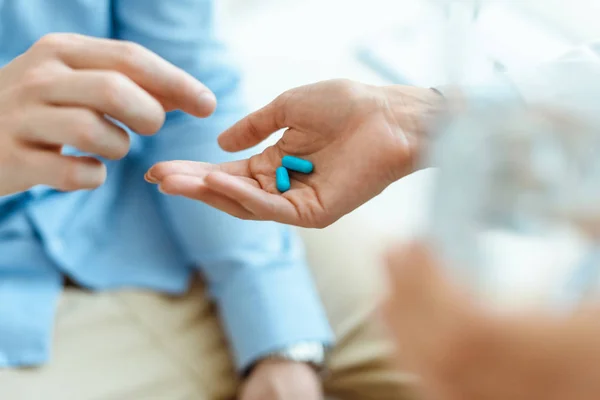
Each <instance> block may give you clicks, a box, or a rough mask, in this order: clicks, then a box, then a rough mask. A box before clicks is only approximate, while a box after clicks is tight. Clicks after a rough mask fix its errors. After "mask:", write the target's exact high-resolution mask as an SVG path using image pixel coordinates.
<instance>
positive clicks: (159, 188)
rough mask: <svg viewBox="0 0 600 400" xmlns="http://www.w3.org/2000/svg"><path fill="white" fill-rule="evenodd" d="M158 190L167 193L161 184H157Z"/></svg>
mask: <svg viewBox="0 0 600 400" xmlns="http://www.w3.org/2000/svg"><path fill="white" fill-rule="evenodd" d="M158 191H159V192H161V193H162V194H167V193H166V192H165V191H164V189H163V188H162V185H158Z"/></svg>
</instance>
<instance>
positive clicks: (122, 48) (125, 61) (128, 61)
mask: <svg viewBox="0 0 600 400" xmlns="http://www.w3.org/2000/svg"><path fill="white" fill-rule="evenodd" d="M144 51H145V50H144V48H143V47H142V46H141V45H139V44H137V43H135V42H129V41H122V42H120V43H119V61H120V63H121V64H122V66H123V67H125V68H126V69H132V68H135V67H136V66H137V65H138V64H139V63H140V59H141V57H142V56H143V53H144Z"/></svg>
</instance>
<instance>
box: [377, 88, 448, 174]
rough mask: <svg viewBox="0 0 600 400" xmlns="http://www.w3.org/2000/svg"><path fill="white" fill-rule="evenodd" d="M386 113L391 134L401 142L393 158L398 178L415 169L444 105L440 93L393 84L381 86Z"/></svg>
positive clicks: (417, 167)
mask: <svg viewBox="0 0 600 400" xmlns="http://www.w3.org/2000/svg"><path fill="white" fill-rule="evenodd" d="M381 90H382V92H383V98H384V103H385V113H386V118H387V120H388V123H389V124H390V126H391V128H392V131H394V132H397V134H398V135H399V136H401V137H402V141H403V142H404V143H403V145H402V146H399V147H398V149H397V152H398V153H399V154H395V155H394V160H397V164H396V165H395V166H394V169H395V171H396V174H395V175H396V177H397V179H400V178H402V177H404V176H406V175H408V174H410V173H412V172H414V171H416V170H417V169H419V167H420V165H419V162H420V156H421V152H422V151H423V149H424V148H425V147H426V145H427V142H428V141H429V137H430V134H431V131H432V130H434V129H435V124H436V122H437V121H438V120H439V119H440V117H442V116H443V115H444V114H445V113H446V111H447V110H446V108H447V102H446V99H445V97H444V96H443V95H442V94H441V92H439V91H436V90H433V89H429V88H421V87H413V86H403V85H393V86H384V87H381ZM407 140H408V145H409V147H410V154H411V156H410V157H411V162H410V163H408V164H407V162H406V151H407V149H406V147H407V146H406V142H407Z"/></svg>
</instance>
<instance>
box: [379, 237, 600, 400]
mask: <svg viewBox="0 0 600 400" xmlns="http://www.w3.org/2000/svg"><path fill="white" fill-rule="evenodd" d="M388 266H389V270H390V279H389V282H390V284H391V287H390V289H391V290H390V295H389V299H388V301H387V303H386V306H385V309H384V311H385V317H386V320H387V321H388V324H389V326H390V328H391V329H390V330H391V333H392V335H393V339H394V340H395V341H396V343H397V348H398V353H399V360H401V362H402V367H403V368H404V369H405V370H406V369H409V370H411V371H412V372H416V373H418V374H419V375H420V376H421V377H422V381H421V382H422V390H423V392H424V395H425V396H424V398H428V399H434V400H504V399H511V400H532V399H545V400H563V399H569V400H571V399H572V400H593V399H597V398H598V393H600V374H599V373H598V368H596V367H597V366H598V365H599V364H600V315H599V313H598V309H597V307H594V308H593V309H585V310H580V311H578V312H577V313H576V314H575V315H571V316H564V317H558V316H552V315H550V314H544V313H543V312H541V311H540V312H538V313H533V312H528V313H526V314H524V315H499V314H494V313H492V312H491V311H489V310H485V309H484V308H483V307H481V306H479V305H477V304H478V303H477V302H476V301H474V300H473V299H472V298H470V297H469V296H468V295H467V293H466V292H465V291H464V290H461V289H459V286H458V285H457V284H455V283H454V282H452V281H451V279H449V278H448V277H447V276H445V275H444V273H443V270H442V269H440V266H441V265H440V261H439V260H437V259H435V257H434V256H433V255H432V254H431V252H430V251H429V250H428V249H427V248H425V247H424V246H422V245H413V246H410V247H404V248H399V249H396V250H394V251H393V252H391V253H390V255H389V256H388Z"/></svg>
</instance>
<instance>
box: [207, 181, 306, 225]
mask: <svg viewBox="0 0 600 400" xmlns="http://www.w3.org/2000/svg"><path fill="white" fill-rule="evenodd" d="M204 181H205V183H206V185H207V186H208V187H209V188H210V189H212V190H214V191H215V192H217V193H220V194H222V195H225V196H227V197H228V198H230V199H235V200H236V201H238V202H239V204H241V205H242V206H243V207H244V208H245V209H247V210H249V211H250V212H251V213H252V214H254V215H256V216H257V217H259V218H260V219H263V220H268V221H276V222H281V223H284V224H292V225H297V224H298V220H299V218H298V213H297V211H296V208H295V207H294V205H293V204H292V203H291V202H290V201H289V200H287V199H286V198H285V197H283V196H281V195H276V194H272V193H268V192H265V191H264V190H262V189H261V188H258V187H256V186H253V185H251V184H249V183H248V182H245V181H244V180H242V179H240V178H238V177H235V176H231V175H229V174H226V173H224V172H211V173H210V174H208V175H207V176H206V177H205V178H204Z"/></svg>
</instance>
